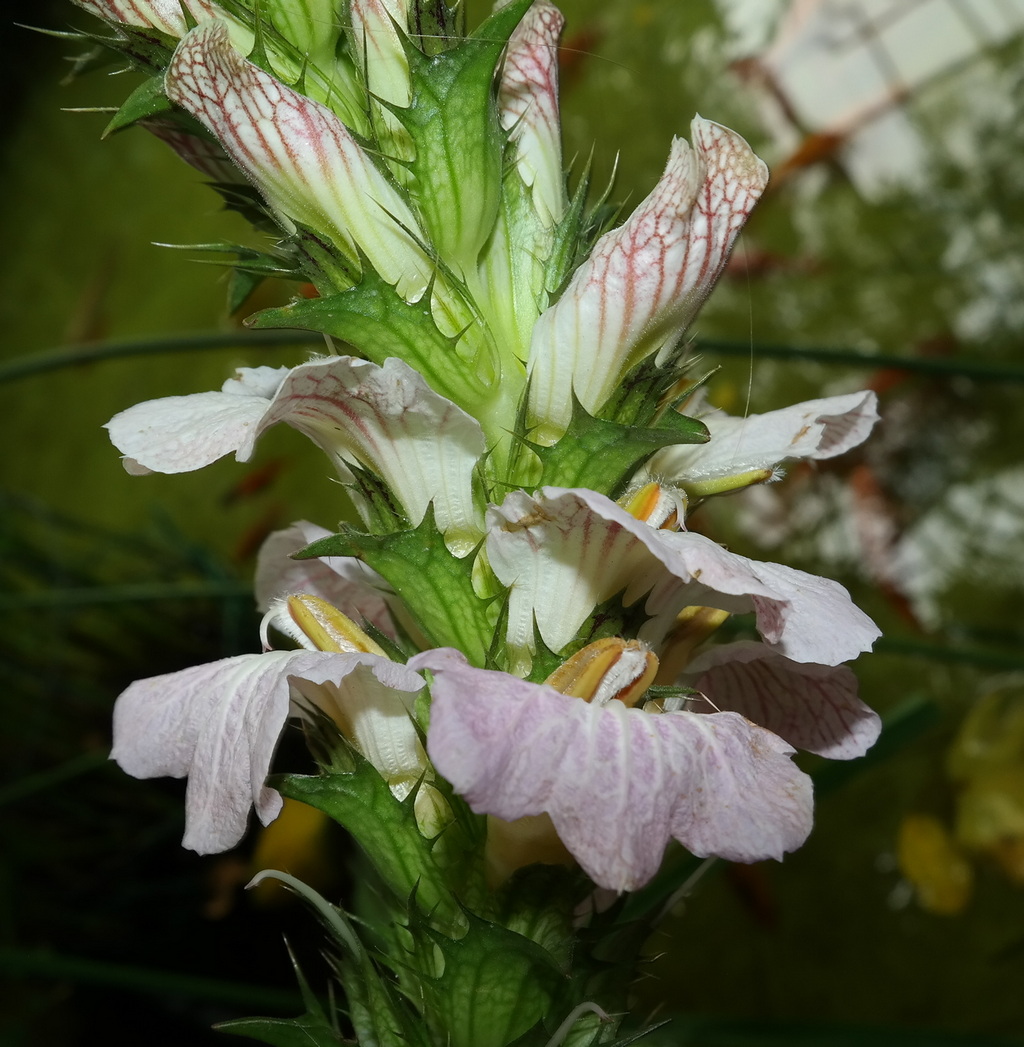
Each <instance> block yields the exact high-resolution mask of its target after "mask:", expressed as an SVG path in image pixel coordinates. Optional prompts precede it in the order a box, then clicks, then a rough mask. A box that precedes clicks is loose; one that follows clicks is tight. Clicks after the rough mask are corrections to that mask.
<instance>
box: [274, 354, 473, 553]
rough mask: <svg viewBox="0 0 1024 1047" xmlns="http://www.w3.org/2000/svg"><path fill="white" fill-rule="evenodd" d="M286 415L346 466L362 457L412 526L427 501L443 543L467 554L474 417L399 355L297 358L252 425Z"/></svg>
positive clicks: (282, 419)
mask: <svg viewBox="0 0 1024 1047" xmlns="http://www.w3.org/2000/svg"><path fill="white" fill-rule="evenodd" d="M276 422H287V423H288V424H289V425H290V426H292V427H293V428H295V429H298V430H299V431H300V432H302V433H305V434H306V435H307V436H308V437H309V438H310V439H311V440H313V441H314V442H315V443H316V444H318V445H319V446H320V447H322V448H323V449H324V450H325V451H326V452H327V453H328V455H330V456H331V457H332V458H333V459H334V460H335V462H336V464H337V466H338V470H339V473H340V474H341V475H342V476H343V477H346V476H348V475H350V474H349V472H348V466H347V464H346V463H347V462H351V461H353V460H355V461H359V462H361V463H362V464H363V465H365V466H366V467H367V468H369V469H372V470H373V471H374V472H375V473H376V474H377V475H378V476H380V477H381V478H382V479H383V480H384V481H385V482H386V483H387V484H388V486H389V487H390V488H391V490H392V491H393V492H394V494H395V496H396V497H397V498H398V499H399V501H400V502H401V504H402V506H403V508H404V509H405V511H406V513H407V514H408V516H409V518H410V520H411V522H412V523H413V525H414V526H415V525H417V524H419V523H420V522H421V521H422V519H423V516H424V514H425V513H426V511H427V506H428V505H430V504H431V503H433V506H434V515H435V519H436V521H437V525H438V527H439V528H440V529H441V531H442V532H443V533H444V535H445V538H446V540H447V541H448V544H449V547H450V548H452V549H453V550H455V551H457V552H459V553H460V554H464V553H467V552H469V550H470V549H472V548H473V547H474V546H475V545H476V543H477V542H478V541H479V539H480V536H481V535H482V533H483V531H482V527H481V521H480V519H479V515H480V514H479V512H478V511H477V509H476V507H475V505H474V500H473V470H474V469H475V467H476V463H477V461H478V459H479V458H480V456H481V455H482V454H483V452H484V447H485V443H484V435H483V431H482V430H481V428H480V424H479V423H478V422H477V421H476V419H474V418H472V417H471V416H470V415H468V414H467V413H466V412H465V411H463V410H462V409H461V408H459V407H456V406H455V404H453V403H452V402H451V401H450V400H446V399H445V398H444V397H443V396H439V395H438V394H437V393H435V392H434V391H433V390H432V389H431V388H430V387H429V386H428V385H427V384H426V382H425V381H424V380H423V379H422V378H421V377H420V375H419V374H417V372H416V371H414V370H413V369H412V368H411V367H409V366H408V365H407V364H405V363H403V362H402V361H401V360H395V359H388V360H385V361H384V366H383V367H378V366H377V365H376V364H373V363H370V362H368V361H366V360H356V359H354V358H352V357H345V356H341V357H331V358H328V359H325V360H323V361H315V362H313V363H309V364H303V365H302V366H301V367H296V368H294V369H293V370H292V372H291V374H290V375H289V376H288V378H287V379H286V380H285V382H284V384H283V385H282V386H281V389H280V391H279V392H278V394H277V397H276V398H275V399H274V402H273V403H272V404H271V406H270V408H269V409H268V411H267V413H266V415H265V416H264V418H263V420H262V421H261V422H260V425H259V429H258V432H259V433H262V432H263V431H264V430H265V429H267V428H268V427H269V426H271V425H274V424H275V423H276Z"/></svg>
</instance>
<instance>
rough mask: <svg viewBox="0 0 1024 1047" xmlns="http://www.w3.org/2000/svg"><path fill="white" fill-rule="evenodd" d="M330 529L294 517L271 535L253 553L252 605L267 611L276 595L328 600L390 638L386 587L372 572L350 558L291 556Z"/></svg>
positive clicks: (391, 623)
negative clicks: (306, 595) (295, 557)
mask: <svg viewBox="0 0 1024 1047" xmlns="http://www.w3.org/2000/svg"><path fill="white" fill-rule="evenodd" d="M330 533H331V532H330V531H328V530H327V529H326V528H323V527H317V525H316V524H312V523H309V522H308V521H306V520H299V521H297V522H296V523H293V524H292V525H291V527H288V528H286V529H285V530H283V531H274V532H273V533H272V534H270V535H269V536H268V537H267V539H266V541H264V543H263V545H262V546H261V547H260V551H259V555H258V556H257V557H256V578H255V581H254V585H253V588H254V590H255V596H256V606H257V607H258V608H259V609H260V610H261V611H266V610H267V609H268V608H269V606H270V602H271V600H273V599H274V598H275V597H278V596H286V595H289V594H292V593H309V594H310V595H312V596H319V597H320V599H321V600H326V601H327V602H328V603H330V604H333V605H334V606H335V607H337V608H339V609H340V610H342V611H344V612H345V614H347V615H348V616H349V618H352V619H353V620H355V621H356V622H358V621H359V620H360V619H364V620H365V621H367V622H370V623H371V624H373V625H374V626H376V628H378V629H380V631H381V632H382V633H384V634H385V635H387V636H391V637H394V635H395V627H394V624H393V622H392V620H391V615H390V613H389V612H388V605H387V602H386V600H385V595H384V594H385V593H389V592H390V589H389V587H388V584H387V582H385V581H384V579H383V578H381V576H380V575H379V574H377V572H376V571H374V570H372V569H371V568H369V567H367V566H366V564H364V563H363V562H362V561H361V560H357V559H356V558H355V557H354V556H320V557H316V558H314V559H311V560H295V559H292V554H293V553H297V552H298V551H299V550H300V549H304V548H305V547H306V546H307V545H309V544H311V543H312V542H315V541H316V540H317V539H319V538H326V537H327V536H328V535H329V534H330Z"/></svg>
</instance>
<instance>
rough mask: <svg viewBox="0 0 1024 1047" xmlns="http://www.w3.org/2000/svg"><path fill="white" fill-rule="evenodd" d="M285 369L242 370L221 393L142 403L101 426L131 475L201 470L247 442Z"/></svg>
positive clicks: (285, 373) (279, 383) (255, 368)
mask: <svg viewBox="0 0 1024 1047" xmlns="http://www.w3.org/2000/svg"><path fill="white" fill-rule="evenodd" d="M288 373H289V369H288V368H287V367H242V368H239V370H238V371H237V372H236V374H235V376H234V377H233V378H229V379H228V380H227V381H226V382H225V383H224V385H223V386H222V387H221V391H220V392H210V393H192V394H190V395H188V396H168V397H164V398H162V399H159V400H147V401H145V402H144V403H141V404H136V405H135V406H134V407H129V408H128V409H127V410H126V411H121V412H120V413H118V414H116V415H114V417H113V418H111V420H110V421H109V422H107V424H106V429H107V431H108V432H109V433H110V439H111V442H112V443H113V444H114V446H115V447H116V448H117V449H118V450H119V451H120V452H121V453H122V454H123V455H124V456H125V468H126V469H127V470H128V471H129V472H131V473H136V474H138V473H146V472H156V473H185V472H191V471H192V470H194V469H202V468H203V467H204V466H206V465H209V464H210V463H211V462H215V461H217V459H218V458H223V457H224V455H226V454H230V453H231V452H232V451H237V450H238V448H239V447H242V446H245V445H247V444H249V443H250V442H251V440H252V435H253V433H254V432H255V431H256V427H257V425H258V424H259V422H260V420H261V419H262V418H263V415H264V414H265V413H266V410H267V408H268V407H269V406H270V401H271V399H272V398H273V396H274V394H275V393H276V392H277V389H278V388H279V387H280V385H281V383H282V382H283V381H284V379H285V378H286V377H287V375H288Z"/></svg>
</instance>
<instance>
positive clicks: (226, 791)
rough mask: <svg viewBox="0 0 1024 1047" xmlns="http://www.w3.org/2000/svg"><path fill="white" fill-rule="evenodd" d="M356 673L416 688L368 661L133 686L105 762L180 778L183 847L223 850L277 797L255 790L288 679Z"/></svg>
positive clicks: (412, 677) (289, 657) (301, 657)
mask: <svg viewBox="0 0 1024 1047" xmlns="http://www.w3.org/2000/svg"><path fill="white" fill-rule="evenodd" d="M362 665H368V666H370V668H371V669H372V671H373V672H374V673H375V675H377V677H378V679H380V678H381V677H382V676H383V678H384V680H385V681H388V682H389V683H392V684H396V685H397V686H404V687H405V689H411V690H418V689H419V687H420V686H421V685H422V680H421V679H420V678H419V677H418V676H417V675H416V674H415V673H413V672H411V671H410V670H408V669H406V668H405V667H404V666H399V665H394V664H393V663H391V662H387V661H385V660H384V659H381V658H377V657H375V656H374V655H366V654H332V653H325V652H323V651H271V652H268V653H265V654H244V655H238V656H236V657H234V658H226V659H223V660H221V661H219V662H213V663H211V664H209V665H199V666H195V667H193V668H191V669H184V670H182V671H181V672H177V673H169V674H167V675H165V676H155V677H151V678H149V679H147V680H139V681H137V682H136V683H133V684H132V685H131V686H130V687H128V688H127V690H125V691H124V693H123V694H122V695H121V696H120V697H119V698H118V699H117V703H116V704H115V706H114V746H113V750H112V751H111V754H110V755H111V757H112V758H113V759H114V760H116V761H117V763H118V764H119V765H120V766H121V768H122V769H123V770H124V771H126V772H127V773H128V774H130V775H132V776H133V777H136V778H155V777H159V776H162V775H170V776H172V777H175V778H182V777H185V776H186V775H187V776H188V789H187V792H186V799H185V810H186V817H185V837H184V839H183V841H182V843H183V845H184V846H185V847H188V848H190V849H192V850H195V851H198V852H199V853H200V854H210V853H213V852H216V851H223V850H227V849H228V848H229V847H233V846H234V845H235V844H236V843H238V841H239V840H240V839H241V838H242V836H243V835H244V833H245V828H246V822H247V821H248V816H249V810H250V808H252V807H255V808H256V813H257V814H258V815H259V818H260V820H261V821H262V822H263V824H264V825H266V824H268V823H269V822H271V821H273V819H274V818H276V817H277V815H278V814H279V813H280V810H281V797H280V795H279V794H278V793H277V791H276V790H274V789H270V788H268V787H267V786H266V785H265V784H264V783H265V781H266V777H267V774H268V773H269V770H270V762H271V759H272V757H273V754H274V750H275V748H276V747H277V742H278V739H279V738H280V735H281V731H282V729H283V728H284V724H285V720H286V719H287V717H288V713H289V708H290V701H291V689H292V682H293V678H295V677H301V678H302V679H303V680H306V681H309V682H310V683H313V684H322V683H326V682H328V681H330V682H335V683H340V682H341V681H342V680H344V679H345V677H346V676H347V675H348V674H349V673H351V672H354V671H355V670H356V669H357V668H358V667H359V666H362ZM400 677H401V679H399V678H400Z"/></svg>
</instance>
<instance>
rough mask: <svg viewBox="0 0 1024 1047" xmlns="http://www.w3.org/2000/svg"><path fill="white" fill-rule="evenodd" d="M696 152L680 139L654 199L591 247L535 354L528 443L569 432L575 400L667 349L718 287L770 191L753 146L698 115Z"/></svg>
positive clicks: (542, 327)
mask: <svg viewBox="0 0 1024 1047" xmlns="http://www.w3.org/2000/svg"><path fill="white" fill-rule="evenodd" d="M691 134H692V137H693V147H692V148H691V147H690V146H689V145H688V144H687V143H686V142H685V141H684V140H682V139H675V140H674V141H673V143H672V150H671V153H670V155H669V160H668V165H667V167H666V168H665V173H664V174H663V175H662V177H661V180H660V181H659V182H658V184H657V186H655V188H654V191H653V192H652V193H651V194H650V196H648V197H647V199H646V200H644V201H643V202H642V203H641V204H640V205H639V207H637V209H636V210H635V211H634V212H633V214H632V215H630V217H629V218H628V219H627V221H626V222H625V224H624V225H622V226H620V227H619V228H618V229H614V230H612V231H611V232H610V233H606V234H605V235H604V236H603V237H602V238H601V239H600V240H598V242H597V244H596V246H595V247H594V250H593V252H592V253H591V256H590V258H589V259H588V260H587V261H586V262H584V264H583V265H582V266H580V268H579V269H578V270H577V271H576V274H575V275H574V276H573V278H572V280H571V281H570V283H569V286H568V287H567V288H566V290H565V292H564V293H563V294H562V297H561V298H560V299H559V301H558V302H557V303H556V304H555V305H553V306H552V307H551V308H550V309H548V310H547V311H546V312H545V313H543V314H542V315H541V317H540V319H539V320H538V321H537V325H536V327H535V329H534V334H533V340H532V343H531V346H530V359H529V370H530V383H531V384H530V411H531V422H532V423H533V424H534V425H536V427H537V428H536V429H535V430H534V434H533V438H534V439H536V440H538V441H539V442H541V443H553V442H554V441H555V440H557V439H558V437H559V436H560V435H561V434H562V433H563V432H564V431H565V429H566V427H567V426H568V424H569V419H570V416H571V411H572V398H571V397H570V395H569V391H570V390H573V391H574V392H575V394H576V396H577V398H578V399H579V401H580V403H581V404H582V405H583V407H585V408H586V409H587V410H588V411H590V412H591V413H596V412H597V411H598V409H599V408H600V407H601V406H602V404H604V402H605V401H606V400H607V399H608V397H609V396H610V395H611V393H612V391H613V390H614V389H615V388H616V386H617V385H618V384H619V382H620V380H621V379H622V376H623V375H624V374H625V373H626V372H627V371H628V370H629V369H630V368H631V367H633V366H634V365H635V364H637V363H638V362H639V361H640V360H642V359H644V358H645V357H646V356H649V355H650V354H651V353H655V352H658V351H659V350H661V349H662V348H664V347H666V346H668V345H671V344H672V343H674V342H675V341H676V340H677V339H678V337H679V336H680V335H681V334H682V333H683V331H685V329H686V328H687V327H688V326H689V324H690V322H691V321H692V320H693V318H694V317H695V316H696V315H697V312H698V310H699V309H700V306H701V305H702V304H703V301H704V299H705V298H706V297H707V295H708V293H709V292H710V290H711V288H712V286H713V285H714V283H715V281H716V280H717V279H718V276H719V274H720V273H721V271H722V269H723V267H724V266H725V263H726V260H727V259H728V256H729V251H730V250H731V248H732V245H733V241H734V240H735V239H736V236H737V234H738V233H739V231H740V228H741V227H742V225H743V223H744V222H745V221H746V219H747V216H748V215H749V214H750V211H751V209H752V208H753V206H754V204H755V202H756V201H757V199H758V197H759V196H760V195H761V192H762V191H763V190H764V187H765V185H766V184H767V182H768V169H767V168H766V167H765V165H764V164H763V163H762V162H761V160H759V159H758V158H757V157H756V156H755V155H754V153H753V152H752V151H751V149H750V146H748V145H747V143H746V142H745V141H744V140H743V139H742V138H741V137H740V136H739V135H737V134H735V133H734V132H733V131H730V130H728V128H725V127H722V126H721V125H720V124H715V123H711V122H710V121H708V120H703V119H702V118H701V117H695V118H694V121H693V124H692V126H691Z"/></svg>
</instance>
